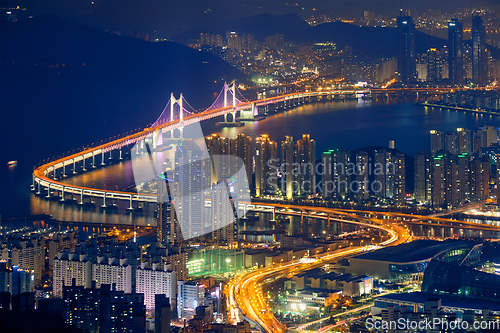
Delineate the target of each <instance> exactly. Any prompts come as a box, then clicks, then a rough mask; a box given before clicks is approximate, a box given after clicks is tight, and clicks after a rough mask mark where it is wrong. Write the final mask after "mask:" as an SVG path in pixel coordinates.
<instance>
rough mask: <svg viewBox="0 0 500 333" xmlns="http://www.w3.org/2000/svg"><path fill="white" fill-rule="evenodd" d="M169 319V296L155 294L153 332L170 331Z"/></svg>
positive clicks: (170, 309)
mask: <svg viewBox="0 0 500 333" xmlns="http://www.w3.org/2000/svg"><path fill="white" fill-rule="evenodd" d="M171 320H172V308H171V307H170V298H168V297H165V295H155V333H170V332H171V331H172V330H171V328H170V321H171Z"/></svg>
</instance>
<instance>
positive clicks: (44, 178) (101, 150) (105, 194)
mask: <svg viewBox="0 0 500 333" xmlns="http://www.w3.org/2000/svg"><path fill="white" fill-rule="evenodd" d="M450 90H451V89H448V88H432V89H428V88H417V89H403V88H402V89H370V90H368V89H365V90H327V91H311V92H302V93H293V94H287V95H279V96H273V97H269V98H265V99H260V100H255V101H249V102H244V103H240V104H237V105H235V106H227V107H222V108H218V109H212V110H210V109H207V110H206V111H203V112H200V113H197V114H193V115H189V116H187V117H185V118H184V119H182V120H175V121H171V122H168V123H165V124H161V125H158V126H155V127H151V128H145V129H144V130H142V131H140V132H138V133H134V134H131V135H127V136H125V137H122V138H119V139H117V140H113V141H111V142H108V143H105V144H102V145H99V146H96V147H92V148H88V149H85V150H83V151H80V152H78V153H76V154H72V155H69V156H65V157H62V158H60V159H57V160H55V161H52V162H49V163H46V164H44V165H42V166H40V167H38V168H37V169H35V171H34V172H33V185H32V189H33V191H36V192H37V194H41V193H42V191H47V193H48V194H47V196H51V191H53V192H58V193H60V195H61V197H62V198H63V199H64V195H65V194H66V193H71V194H76V195H80V203H83V197H84V196H90V197H97V198H103V200H104V206H105V205H106V199H112V200H127V201H129V202H130V206H129V208H133V206H132V203H133V202H156V196H155V195H148V194H137V193H130V192H123V191H112V190H102V189H95V188H88V187H82V186H75V185H68V184H65V183H64V182H62V181H57V171H58V170H59V173H60V174H61V176H62V177H65V176H66V175H67V174H66V168H67V167H71V166H72V171H73V172H75V169H76V163H81V164H82V165H83V170H84V171H85V170H86V169H85V168H86V166H88V165H92V167H95V165H96V164H95V160H96V156H97V157H98V158H99V157H100V159H101V161H104V160H105V156H106V154H108V155H109V154H111V152H112V151H114V150H120V151H121V148H122V147H125V146H129V145H132V144H135V143H137V142H139V141H141V140H143V139H147V140H151V141H153V146H155V145H156V142H157V139H158V136H159V135H160V134H161V133H167V132H170V131H172V130H174V129H177V128H182V127H184V126H187V125H190V124H193V123H196V122H200V121H203V120H207V119H211V118H215V117H218V116H224V115H226V114H228V113H235V112H238V111H242V110H247V109H250V108H255V107H259V106H267V105H270V104H278V103H283V105H284V106H285V107H286V105H287V104H288V106H290V105H291V104H293V105H297V104H299V105H300V104H301V103H304V101H305V99H308V100H309V101H310V100H311V98H318V99H319V98H323V97H325V98H329V97H332V96H358V95H365V94H366V95H368V94H372V93H373V94H380V93H405V92H409V93H418V92H422V93H445V92H447V91H450ZM87 160H91V162H89V161H87Z"/></svg>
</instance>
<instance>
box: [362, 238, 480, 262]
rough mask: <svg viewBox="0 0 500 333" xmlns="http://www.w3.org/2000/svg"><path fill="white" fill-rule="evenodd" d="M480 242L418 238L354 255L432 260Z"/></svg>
mask: <svg viewBox="0 0 500 333" xmlns="http://www.w3.org/2000/svg"><path fill="white" fill-rule="evenodd" d="M478 244H479V243H474V242H468V241H444V242H440V241H434V240H417V241H414V242H410V243H405V244H401V245H397V246H389V247H386V248H383V249H380V250H376V251H373V252H368V253H364V254H360V255H357V256H354V257H353V259H365V260H378V261H389V262H401V263H402V262H414V261H423V260H430V259H432V258H434V257H436V256H437V255H439V254H441V253H444V252H447V251H451V250H454V249H459V248H468V249H472V248H473V247H474V246H475V245H478Z"/></svg>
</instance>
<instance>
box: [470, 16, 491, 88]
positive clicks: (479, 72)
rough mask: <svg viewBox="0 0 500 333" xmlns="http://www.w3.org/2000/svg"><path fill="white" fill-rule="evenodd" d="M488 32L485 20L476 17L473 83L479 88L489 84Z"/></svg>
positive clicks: (473, 43) (473, 47)
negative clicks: (486, 39)
mask: <svg viewBox="0 0 500 333" xmlns="http://www.w3.org/2000/svg"><path fill="white" fill-rule="evenodd" d="M485 38H486V31H485V27H484V24H483V19H482V18H481V17H480V16H475V17H474V18H473V19H472V82H474V83H475V84H477V85H479V86H484V85H486V84H487V79H488V77H487V75H488V68H487V59H486V53H485V49H486V41H485Z"/></svg>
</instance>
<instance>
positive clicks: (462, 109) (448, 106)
mask: <svg viewBox="0 0 500 333" xmlns="http://www.w3.org/2000/svg"><path fill="white" fill-rule="evenodd" d="M415 104H416V105H420V106H430V107H433V108H434V107H436V108H443V109H448V110H455V111H467V112H473V113H479V114H489V115H492V116H500V111H499V112H492V111H484V110H479V109H468V108H462V107H460V106H450V105H441V104H433V103H425V102H424V103H415Z"/></svg>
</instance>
